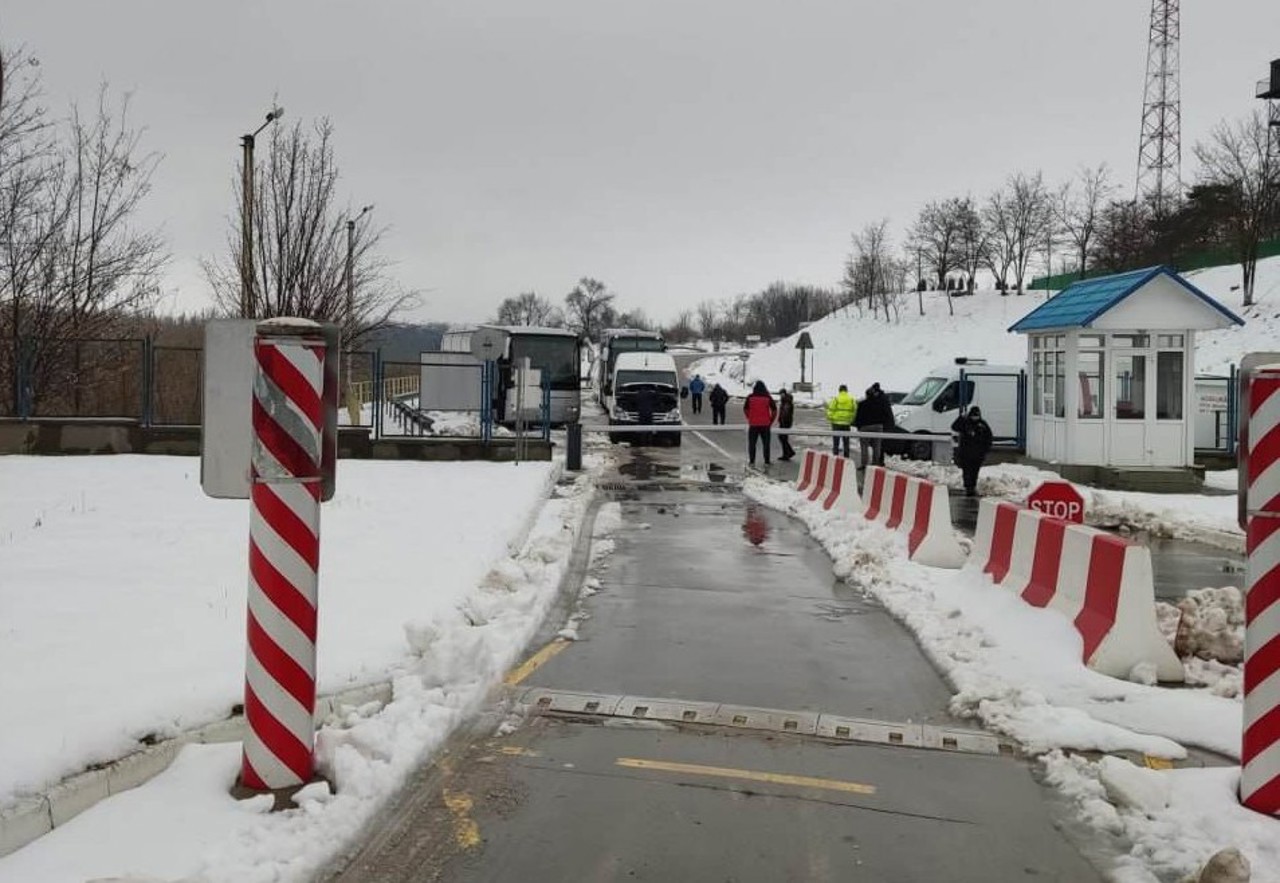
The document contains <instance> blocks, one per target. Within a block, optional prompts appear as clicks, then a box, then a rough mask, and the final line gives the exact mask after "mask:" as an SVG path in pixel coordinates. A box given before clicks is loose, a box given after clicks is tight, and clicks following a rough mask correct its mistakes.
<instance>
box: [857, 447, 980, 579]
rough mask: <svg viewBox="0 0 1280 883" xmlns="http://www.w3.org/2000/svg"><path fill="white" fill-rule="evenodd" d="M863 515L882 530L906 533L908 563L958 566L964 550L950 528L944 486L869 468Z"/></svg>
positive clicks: (963, 555) (864, 491)
mask: <svg viewBox="0 0 1280 883" xmlns="http://www.w3.org/2000/svg"><path fill="white" fill-rule="evenodd" d="M862 496H863V498H864V499H865V500H866V509H865V510H864V512H863V514H864V515H865V516H866V517H867V518H868V519H869V520H871V521H876V522H880V523H881V524H883V525H884V526H885V527H888V528H893V529H900V530H905V531H907V550H908V552H909V554H910V557H911V560H912V561H915V562H916V563H918V564H928V565H930V566H931V567H949V568H957V567H961V566H962V565H963V564H964V561H965V554H964V549H962V548H961V547H960V542H959V540H957V539H956V534H955V530H954V529H953V528H952V526H951V497H950V494H949V492H948V490H947V486H946V485H943V484H935V483H934V482H932V481H926V480H925V479H923V478H916V477H915V476H914V475H906V474H904V473H901V472H893V471H891V470H889V469H885V468H884V467H883V466H868V467H867V472H866V480H865V483H864V484H863V487H862Z"/></svg>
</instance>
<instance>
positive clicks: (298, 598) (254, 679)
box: [240, 321, 325, 790]
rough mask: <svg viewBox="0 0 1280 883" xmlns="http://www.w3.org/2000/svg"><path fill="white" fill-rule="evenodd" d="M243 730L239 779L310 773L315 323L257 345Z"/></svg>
mask: <svg viewBox="0 0 1280 883" xmlns="http://www.w3.org/2000/svg"><path fill="white" fill-rule="evenodd" d="M253 352H254V358H255V360H256V362H257V374H256V376H255V378H254V387H253V463H252V474H253V488H252V491H251V494H250V499H251V502H252V508H251V514H250V518H249V614H248V634H249V648H248V654H247V658H246V661H245V688H244V708H245V718H246V719H247V721H248V724H249V726H248V729H247V733H246V736H245V740H244V757H243V763H242V767H241V773H240V784H241V785H243V786H245V787H247V788H251V789H255V790H271V789H279V788H289V787H293V786H298V785H303V784H305V783H307V782H308V781H310V780H311V777H312V772H313V765H312V754H313V747H314V736H315V726H314V721H313V718H314V714H315V696H316V610H317V606H316V600H317V587H318V568H319V564H320V496H321V481H322V477H323V476H322V466H323V464H322V457H323V454H322V432H323V427H324V403H323V398H322V396H323V390H324V363H325V344H324V339H323V337H322V336H321V332H320V328H319V326H317V325H314V323H306V324H303V323H300V322H297V321H294V322H292V323H284V322H270V321H268V322H264V323H262V324H260V325H259V326H258V332H257V338H256V339H255V341H254V346H253Z"/></svg>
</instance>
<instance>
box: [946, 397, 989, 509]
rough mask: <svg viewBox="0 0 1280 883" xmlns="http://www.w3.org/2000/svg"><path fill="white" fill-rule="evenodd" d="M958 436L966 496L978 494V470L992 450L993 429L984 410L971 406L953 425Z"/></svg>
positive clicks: (952, 429)
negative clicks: (985, 416) (983, 412)
mask: <svg viewBox="0 0 1280 883" xmlns="http://www.w3.org/2000/svg"><path fill="white" fill-rule="evenodd" d="M951 431H952V432H953V433H955V436H956V464H957V465H958V466H959V467H960V472H961V474H962V475H963V476H964V495H965V496H966V497H974V496H977V494H978V470H979V469H981V468H982V461H983V460H985V459H987V452H988V451H990V450H991V427H990V426H989V425H988V424H987V421H986V420H983V419H982V410H981V409H980V408H978V406H977V405H974V406H971V407H970V408H969V410H968V411H967V412H966V413H964V414H963V415H961V416H959V417H957V418H956V420H955V422H954V423H952V424H951Z"/></svg>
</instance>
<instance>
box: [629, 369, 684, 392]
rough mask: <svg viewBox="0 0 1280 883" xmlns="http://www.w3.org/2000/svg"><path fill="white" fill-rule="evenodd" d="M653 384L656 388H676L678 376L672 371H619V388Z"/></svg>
mask: <svg viewBox="0 0 1280 883" xmlns="http://www.w3.org/2000/svg"><path fill="white" fill-rule="evenodd" d="M645 383H651V384H653V385H654V386H665V387H668V388H670V389H675V388H676V376H675V375H674V374H672V373H671V372H670V371H619V372H618V386H619V387H624V386H635V385H637V384H645Z"/></svg>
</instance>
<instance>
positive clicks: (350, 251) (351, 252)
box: [342, 205, 373, 420]
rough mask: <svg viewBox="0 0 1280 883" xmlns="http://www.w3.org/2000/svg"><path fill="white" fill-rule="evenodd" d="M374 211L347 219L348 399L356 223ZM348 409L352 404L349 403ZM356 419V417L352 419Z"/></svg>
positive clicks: (364, 210) (365, 210) (368, 208)
mask: <svg viewBox="0 0 1280 883" xmlns="http://www.w3.org/2000/svg"><path fill="white" fill-rule="evenodd" d="M371 211H373V206H372V205H366V206H365V207H364V208H362V209H360V213H359V214H358V215H356V216H355V217H354V218H347V264H346V285H347V317H346V319H347V320H346V322H345V323H344V333H343V335H342V338H343V340H342V348H343V350H345V351H346V354H347V367H346V372H345V377H346V382H347V390H348V393H347V398H348V399H349V398H350V397H351V394H350V390H351V333H352V332H353V331H354V330H355V326H356V282H355V254H356V222H357V221H359V220H360V219H361V218H363V217H364V216H365V215H367V214H369V212H371ZM347 407H348V408H350V407H351V404H350V403H349V402H348V405H347ZM352 419H353V420H354V419H355V418H354V416H353V418H352Z"/></svg>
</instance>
